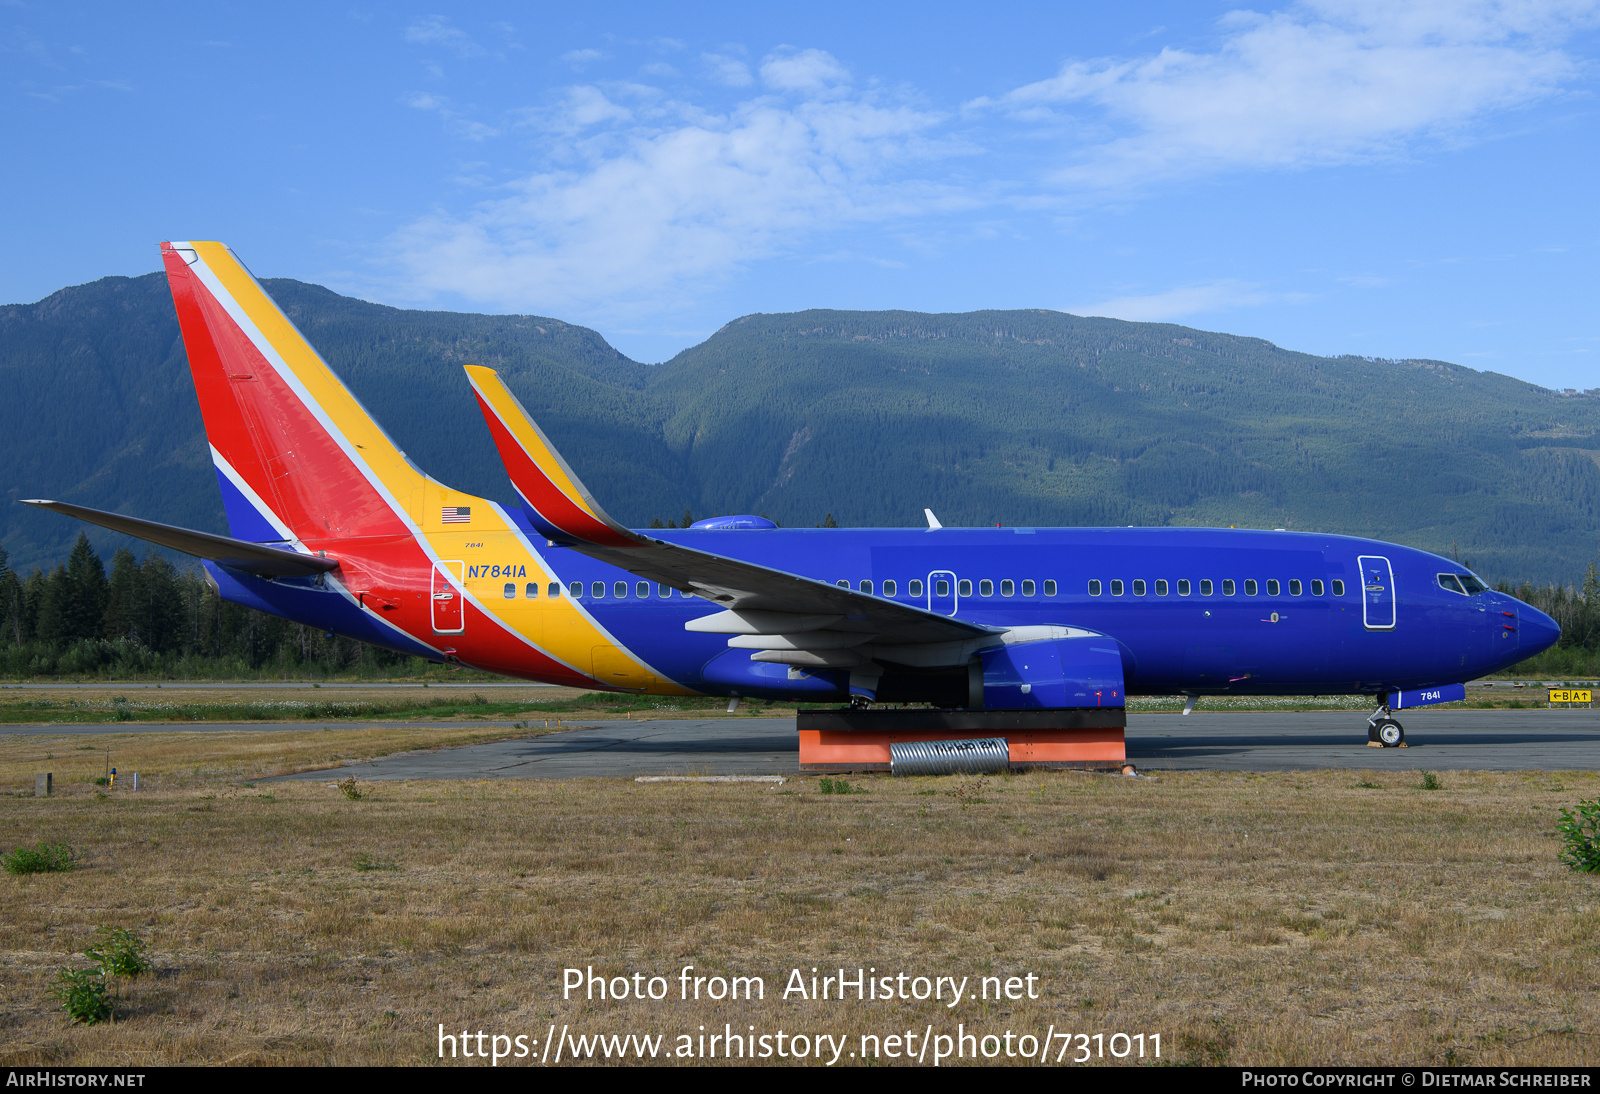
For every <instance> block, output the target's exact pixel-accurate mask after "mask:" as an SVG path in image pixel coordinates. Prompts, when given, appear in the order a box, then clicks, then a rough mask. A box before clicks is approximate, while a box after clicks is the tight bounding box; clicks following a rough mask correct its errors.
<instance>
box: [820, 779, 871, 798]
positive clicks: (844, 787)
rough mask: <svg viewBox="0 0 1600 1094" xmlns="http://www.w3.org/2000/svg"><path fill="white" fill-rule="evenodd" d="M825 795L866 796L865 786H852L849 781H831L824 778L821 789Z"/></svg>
mask: <svg viewBox="0 0 1600 1094" xmlns="http://www.w3.org/2000/svg"><path fill="white" fill-rule="evenodd" d="M819 789H821V791H822V792H823V793H824V794H865V793H866V792H867V788H866V787H864V786H851V785H850V782H849V780H848V779H830V778H828V777H827V776H826V775H824V776H823V777H822V786H821V787H820V788H819Z"/></svg>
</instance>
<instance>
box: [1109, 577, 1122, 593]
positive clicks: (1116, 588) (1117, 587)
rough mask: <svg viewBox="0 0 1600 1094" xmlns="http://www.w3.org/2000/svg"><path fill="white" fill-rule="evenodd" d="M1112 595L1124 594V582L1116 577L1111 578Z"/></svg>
mask: <svg viewBox="0 0 1600 1094" xmlns="http://www.w3.org/2000/svg"><path fill="white" fill-rule="evenodd" d="M1111 595H1112V596H1121V595H1122V582H1121V581H1120V580H1118V579H1116V578H1112V579H1111Z"/></svg>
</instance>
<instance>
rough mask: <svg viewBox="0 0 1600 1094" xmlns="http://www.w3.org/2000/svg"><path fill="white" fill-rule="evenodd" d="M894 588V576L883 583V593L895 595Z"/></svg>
mask: <svg viewBox="0 0 1600 1094" xmlns="http://www.w3.org/2000/svg"><path fill="white" fill-rule="evenodd" d="M894 590H895V584H894V579H893V578H890V579H889V580H887V581H885V582H884V583H883V595H884V596H893V595H894Z"/></svg>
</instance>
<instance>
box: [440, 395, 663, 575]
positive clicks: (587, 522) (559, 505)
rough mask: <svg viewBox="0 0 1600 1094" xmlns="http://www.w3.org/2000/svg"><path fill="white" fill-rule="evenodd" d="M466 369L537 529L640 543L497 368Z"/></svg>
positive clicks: (605, 542) (608, 542)
mask: <svg viewBox="0 0 1600 1094" xmlns="http://www.w3.org/2000/svg"><path fill="white" fill-rule="evenodd" d="M466 369H467V379H468V380H470V381H471V383H472V390H473V391H474V392H475V393H476V394H477V396H478V409H479V410H481V411H483V419H484V421H486V422H488V423H489V432H490V433H491V434H492V435H493V436H494V444H495V448H497V449H499V451H500V461H501V462H502V463H503V464H505V468H506V474H507V475H509V476H511V485H512V486H514V487H516V488H517V493H518V494H521V495H522V500H523V502H524V503H525V504H526V505H527V507H528V511H529V515H530V517H531V518H532V520H533V525H534V527H535V528H537V529H538V530H539V532H540V533H541V534H543V535H545V536H547V537H548V538H550V539H557V540H561V539H566V540H579V541H581V542H584V543H594V544H599V545H601V546H605V547H641V546H644V544H645V542H646V541H645V540H644V539H643V537H641V536H637V535H635V534H634V533H632V532H630V531H628V530H627V529H626V528H624V527H623V526H622V525H620V524H618V523H617V522H616V521H614V520H612V519H611V518H610V517H609V516H607V515H606V511H605V510H604V509H602V508H600V503H599V502H597V501H595V500H594V495H593V494H591V493H589V491H588V488H587V487H585V486H584V485H583V482H582V481H581V480H580V479H579V478H578V476H577V474H576V473H575V472H574V471H573V470H572V468H570V467H568V466H567V461H566V460H564V459H562V458H561V453H559V452H557V451H556V448H555V445H553V444H551V443H550V438H548V437H546V436H545V435H544V431H543V430H542V429H540V428H539V427H538V426H537V425H536V424H534V421H533V418H532V417H531V416H530V415H529V414H528V411H527V410H526V409H525V408H524V407H523V405H522V403H521V402H520V401H519V400H518V399H517V397H516V396H515V395H513V394H511V390H510V389H509V388H507V387H506V385H505V382H504V381H502V380H501V379H500V374H499V373H498V372H496V371H495V370H494V369H492V368H485V367H483V366H482V365H467V366H466Z"/></svg>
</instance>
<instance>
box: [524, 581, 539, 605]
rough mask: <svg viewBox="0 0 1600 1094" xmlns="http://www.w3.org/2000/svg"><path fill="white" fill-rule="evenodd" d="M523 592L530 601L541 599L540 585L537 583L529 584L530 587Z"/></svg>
mask: <svg viewBox="0 0 1600 1094" xmlns="http://www.w3.org/2000/svg"><path fill="white" fill-rule="evenodd" d="M522 591H523V594H524V595H525V596H526V597H527V598H528V599H529V600H538V599H539V583H538V582H537V581H530V582H528V587H527V588H526V589H524V590H522Z"/></svg>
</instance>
